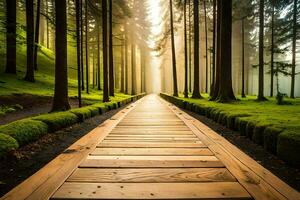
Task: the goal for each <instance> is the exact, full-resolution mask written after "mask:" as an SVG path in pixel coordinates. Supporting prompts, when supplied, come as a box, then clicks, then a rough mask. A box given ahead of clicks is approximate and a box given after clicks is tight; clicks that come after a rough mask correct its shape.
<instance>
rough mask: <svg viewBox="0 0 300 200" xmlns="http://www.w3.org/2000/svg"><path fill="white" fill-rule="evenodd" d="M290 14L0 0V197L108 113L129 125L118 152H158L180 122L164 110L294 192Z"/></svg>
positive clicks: (269, 3)
mask: <svg viewBox="0 0 300 200" xmlns="http://www.w3.org/2000/svg"><path fill="white" fill-rule="evenodd" d="M299 16H300V2H299V1H298V0H0V196H2V195H5V194H6V193H7V192H9V191H10V190H11V189H13V188H14V187H16V186H18V185H19V184H20V183H21V182H23V181H24V180H26V179H27V178H28V177H30V176H31V175H33V174H34V173H35V172H38V171H39V170H43V169H44V168H43V167H44V166H45V165H46V164H47V163H50V161H52V160H53V159H55V158H56V156H60V155H62V154H64V152H65V151H68V150H65V149H67V148H68V147H69V146H71V145H72V144H73V145H74V144H76V142H80V141H81V139H84V138H86V137H88V135H89V134H91V133H92V132H93V129H95V130H96V129H97V128H99V127H101V126H104V127H105V126H106V125H105V124H106V122H107V121H105V120H108V121H109V120H120V119H121V118H120V119H119V118H117V117H115V114H116V113H118V112H121V113H127V112H129V113H128V114H126V116H127V115H128V116H131V115H132V116H135V115H136V116H137V117H136V118H135V117H130V120H131V121H130V120H129V119H128V120H127V119H126V116H124V117H123V118H124V120H125V121H126V120H127V121H126V122H122V120H121V121H120V122H118V123H119V125H120V126H124V127H125V128H126V127H127V128H128V130H127V131H129V132H130V131H131V129H132V133H130V134H129V133H128V134H129V136H128V137H130V138H131V137H132V138H131V139H124V138H123V139H124V140H125V141H120V144H123V143H124V144H125V145H124V146H121V147H119V146H118V148H124V152H127V151H129V150H128V149H127V150H126V147H127V146H126V145H128V146H129V147H131V146H132V148H137V147H136V143H135V142H137V141H139V140H146V144H147V145H148V146H149V144H148V143H147V142H153V143H158V144H155V145H159V141H156V140H157V138H160V139H161V138H164V137H166V136H164V134H162V133H161V135H159V134H158V133H155V134H157V137H154V138H151V134H154V132H157V131H158V132H164V131H166V130H165V129H168V130H169V131H175V132H176V131H181V129H180V127H179V124H181V122H178V121H177V120H179V118H180V120H182V121H183V122H184V123H185V124H189V123H190V122H185V119H186V118H185V119H181V117H180V116H179V118H178V119H177V118H176V119H175V118H172V117H170V115H171V114H170V113H168V114H167V113H164V112H167V111H166V110H167V108H165V107H164V106H166V105H167V107H168V106H170V105H173V106H175V107H176V108H174V110H176V109H182V112H187V115H189V116H193V117H195V119H196V121H200V122H201V123H203V124H205V126H207V127H208V128H210V129H212V130H214V131H215V132H216V133H217V134H218V135H220V136H222V137H224V138H225V140H226V141H229V142H230V143H232V144H233V145H234V146H236V147H237V148H238V149H239V150H240V151H241V152H242V153H245V154H247V156H249V157H251V159H253V160H255V162H256V163H258V165H259V167H261V165H262V167H264V168H267V170H270V171H271V172H270V173H274V174H275V176H278V177H279V179H281V180H283V181H284V182H286V183H287V184H288V185H290V186H291V187H293V188H295V189H296V190H298V191H299V190H300V170H299V167H300V156H299V152H300V125H299V122H300V76H299V74H300V67H299V63H300V62H299V61H298V58H299V56H300V54H299V38H300V19H299ZM299 60H300V59H299ZM156 98H157V99H159V100H157V99H156ZM154 102H155V103H154ZM161 102H163V103H161ZM166 102H168V103H166ZM135 107H136V108H135ZM172 109H173V107H171V110H172ZM131 110H132V111H131ZM136 110H137V111H136ZM174 112H175V113H176V111H174ZM135 113H136V114H135ZM116 115H118V114H116ZM177 115H181V113H179V114H177ZM123 118H122V119H123ZM148 118H149V119H148ZM171 118H172V119H171ZM143 120H144V121H143ZM129 121H130V122H129ZM175 121H176V122H175ZM134 122H136V123H137V124H136V125H132V124H133V123H134ZM122 123H124V124H125V125H122ZM145 124H146V125H145ZM174 124H175V125H174ZM119 125H114V126H111V129H110V131H112V132H111V133H112V134H116V135H117V136H118V137H121V135H122V134H123V132H124V133H125V132H126V131H123V132H122V131H121V130H120V133H114V129H116V128H115V126H116V127H118V126H119ZM173 125H174V126H178V127H179V129H178V130H177V129H174V130H173V129H172V127H173ZM140 126H142V127H144V129H145V130H144V129H143V130H144V131H146V132H147V133H149V136H145V135H144V133H143V134H142V129H139V128H141V127H140ZM187 126H188V127H190V126H189V125H187ZM124 127H123V128H124ZM125 128H124V129H125ZM164 128H165V129H164ZM134 129H136V130H134ZM156 129H157V130H156ZM158 129H159V130H158ZM182 129H183V128H182ZM191 130H192V131H193V129H191ZM205 130H208V129H205ZM135 131H140V132H137V133H135ZM104 132H105V131H104ZM152 132H153V133H152ZM135 134H136V135H139V136H136V137H137V138H134V136H133V135H135ZM176 134H177V133H174V134H172V135H173V136H172V137H171V136H170V138H169V139H170V140H175V141H173V142H174V143H176V140H180V141H181V140H183V141H184V138H177V139H176V137H175V136H176ZM174 135H175V136H174ZM196 135H197V134H196ZM117 136H116V137H117ZM123 136H124V135H123ZM123 136H122V137H123ZM97 137H98V136H97ZM99 137H100V136H99ZM101 137H102V136H101ZM107 137H109V135H108V136H107ZM147 137H149V138H147ZM174 137H175V139H174ZM184 137H187V138H188V137H189V136H187V135H185V136H184ZM190 137H192V136H190ZM197 137H199V136H197ZM199 138H200V139H201V137H199ZM215 138H217V136H215V137H213V138H212V140H214V139H215ZM102 139H103V138H102ZM165 139H167V138H165ZM105 140H109V139H104V143H105ZM127 140H129V143H130V142H133V143H134V145H133V144H130V145H129V144H127V143H125V142H126V141H127ZM131 140H133V141H131ZM136 140H137V141H136ZM148 140H149V141H148ZM117 141H118V140H117V139H116V142H117ZM216 141H218V140H217V139H216ZM222 141H223V140H222ZM140 142H141V141H140ZM177 142H178V141H177ZM186 142H187V141H186ZM178 143H179V142H178ZM182 143H184V142H182ZM196 143H197V142H196ZM91 144H92V143H91ZM172 144H173V143H172ZM226 144H227V143H226ZM147 145H146V146H147ZM153 145H154V144H153ZM155 145H154V147H156V146H155ZM168 145H171V144H168ZM178 145H179V144H178ZM206 145H207V146H208V148H209V149H210V146H209V145H208V144H206ZM150 146H151V145H150ZM107 147H108V148H113V147H114V146H113V147H110V146H109V145H108V146H107ZM86 148H87V149H89V148H91V149H93V148H96V149H97V148H99V147H98V146H96V147H86ZM114 148H115V147H114ZM139 148H140V147H139ZM139 148H138V149H139ZM142 148H146V147H142ZM147 148H148V147H147ZM164 148H165V147H164ZM172 148H173V146H172ZM224 148H225V149H226V148H228V146H226V145H225V146H224ZM212 149H214V148H213V147H212ZM212 149H210V150H211V151H212V152H213V153H215V154H216V155H218V152H217V151H216V152H214V151H213V150H212ZM71 151H72V149H71ZM105 152H106V151H105ZM113 152H114V151H113ZM108 154H109V155H113V153H112V154H110V153H108ZM87 155H90V154H87ZM100 155H102V154H100ZM117 155H119V154H117ZM120 155H123V154H120ZM134 155H135V154H134ZM237 155H240V154H237ZM151 156H152V155H151ZM201 156H203V155H202V154H201ZM235 156H236V155H235ZM217 157H218V156H217ZM237 157H239V156H237ZM82 159H83V158H82ZM221 161H223V160H222V159H221ZM251 162H252V161H251ZM224 163H225V162H224ZM243 164H244V165H245V166H247V165H248V164H245V163H243ZM46 166H47V165H46ZM255 166H256V165H255ZM74 167H75V164H74ZM76 167H77V165H76ZM225 167H226V168H228V170H229V171H230V172H231V173H232V174H233V175H234V177H235V178H236V179H237V180H238V181H239V178H238V177H237V176H236V175H235V174H234V173H233V172H232V171H231V170H230V167H228V166H227V165H226V164H225ZM92 168H93V167H92ZM96 168H97V167H96ZM125 168H126V167H125ZM145 168H147V167H145ZM250 168H251V167H250ZM264 168H263V170H265V169H264ZM251 170H252V171H255V170H254V169H252V168H251ZM268 173H269V171H268ZM293 174H294V175H293ZM153 176H154V175H153ZM258 176H259V177H261V175H258ZM273 176H274V175H272V177H273ZM12 177H13V178H12ZM66 178H67V177H66ZM65 180H66V179H64V180H63V182H64V181H65ZM271 180H272V179H268V180H267V178H266V182H267V183H268V181H270V185H271V186H272V184H271V183H272V181H271ZM276 180H277V179H276ZM281 180H280V181H281ZM124 182H126V181H124ZM192 182H193V181H192ZM196 182H197V181H196ZM275 182H276V181H275ZM21 186H22V185H21ZM242 186H243V187H245V188H246V190H247V192H249V194H250V196H251V197H252V198H254V199H264V198H261V197H260V196H258V197H256V196H255V194H256V193H255V192H254V194H252V192H251V191H249V190H248V189H247V187H246V186H244V185H243V184H242ZM99 187H100V186H99ZM274 188H275V190H277V189H276V188H277V186H274ZM282 188H285V186H282ZM286 191H287V190H286ZM288 191H292V189H291V190H290V189H289V190H288ZM56 192H57V193H55V194H60V193H59V190H57V191H56ZM162 193H163V192H162ZM8 194H10V193H8ZM11 194H12V195H14V194H17V192H15V191H14V190H13V192H12V193H11ZM53 194H54V192H53V193H52V194H51V195H53ZM63 194H64V193H63ZM151 194H152V193H151ZM282 194H283V193H282ZM290 194H291V195H295V196H293V197H296V196H297V195H299V194H297V192H295V193H294V192H291V193H290ZM50 197H51V196H49V197H47V198H50ZM47 198H46V197H45V199H47ZM53 198H54V199H55V198H56V197H55V195H54V197H53ZM57 198H58V199H60V198H61V196H59V195H58V196H57ZM63 198H69V196H63ZM74 198H75V197H74ZM76 198H77V197H76ZM76 198H75V199H76ZM136 198H137V199H139V198H141V197H140V196H138V197H136ZM172 198H174V197H172ZM5 199H10V197H9V196H6V197H5ZM11 199H13V198H12V197H11ZM71 199H72V198H71ZM187 199H188V198H187ZM270 199H271V198H270ZM274 199H276V198H274ZM279 199H280V198H279ZM286 199H289V197H287V196H286ZM291 199H293V198H291Z"/></svg>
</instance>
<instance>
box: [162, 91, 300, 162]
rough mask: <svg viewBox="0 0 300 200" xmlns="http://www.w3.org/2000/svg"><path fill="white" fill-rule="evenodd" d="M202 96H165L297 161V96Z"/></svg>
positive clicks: (299, 133)
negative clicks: (279, 100) (225, 99)
mask: <svg viewBox="0 0 300 200" xmlns="http://www.w3.org/2000/svg"><path fill="white" fill-rule="evenodd" d="M162 96H163V97H164V96H165V95H162ZM203 96H204V98H203V99H191V98H184V97H183V96H180V97H179V98H174V97H171V96H168V95H167V96H165V98H167V99H168V100H169V101H172V102H173V103H174V104H176V105H178V106H179V107H182V108H185V109H188V110H191V111H194V112H197V113H199V114H202V115H206V116H207V117H209V118H211V119H213V120H215V121H216V122H218V123H221V124H223V125H226V126H227V127H228V128H231V129H234V130H238V131H239V132H240V134H241V135H245V136H247V137H249V138H250V139H252V141H253V142H255V143H257V144H260V145H263V146H264V147H265V148H266V149H267V150H269V151H271V152H273V153H275V154H277V155H278V156H279V157H281V158H282V159H283V160H286V161H288V162H289V163H291V164H296V165H299V163H300V157H299V156H298V153H299V152H300V123H299V120H300V99H286V102H287V104H285V105H277V104H276V99H275V98H268V101H264V102H257V101H256V97H254V96H249V97H247V98H242V99H239V100H238V101H236V102H232V103H217V102H214V101H209V97H208V95H205V94H204V95H203ZM288 155H289V156H288Z"/></svg>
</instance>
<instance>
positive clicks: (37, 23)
mask: <svg viewBox="0 0 300 200" xmlns="http://www.w3.org/2000/svg"><path fill="white" fill-rule="evenodd" d="M36 4H37V5H36V19H35V39H34V43H35V45H34V55H33V65H34V69H35V70H37V69H38V63H37V53H38V47H39V45H38V44H39V36H40V18H41V0H37V2H36Z"/></svg>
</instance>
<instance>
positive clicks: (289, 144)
mask: <svg viewBox="0 0 300 200" xmlns="http://www.w3.org/2000/svg"><path fill="white" fill-rule="evenodd" d="M299 152H300V133H299V132H296V130H288V131H287V130H285V131H283V132H282V133H280V134H279V136H278V144H277V155H278V156H279V157H280V158H281V159H282V160H285V161H287V162H289V163H291V164H293V165H295V166H297V167H299V166H300V156H299Z"/></svg>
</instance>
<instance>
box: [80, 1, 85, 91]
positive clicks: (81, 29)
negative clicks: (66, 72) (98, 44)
mask: <svg viewBox="0 0 300 200" xmlns="http://www.w3.org/2000/svg"><path fill="white" fill-rule="evenodd" d="M83 31H84V24H83V0H80V40H81V41H80V49H81V53H80V54H81V55H80V56H81V58H80V60H81V63H80V64H81V90H84V89H85V86H84V61H83Z"/></svg>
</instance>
